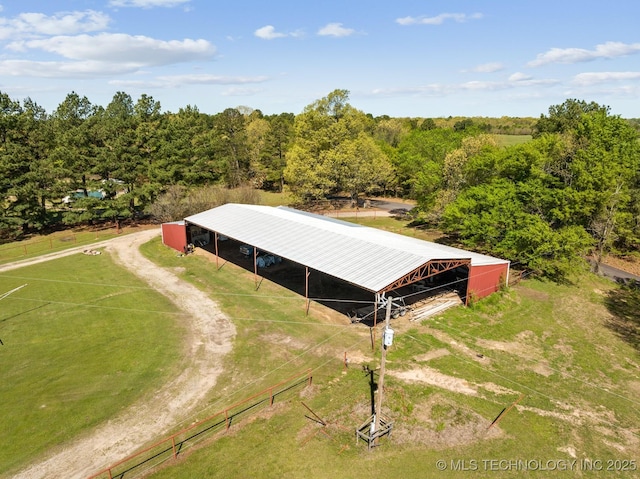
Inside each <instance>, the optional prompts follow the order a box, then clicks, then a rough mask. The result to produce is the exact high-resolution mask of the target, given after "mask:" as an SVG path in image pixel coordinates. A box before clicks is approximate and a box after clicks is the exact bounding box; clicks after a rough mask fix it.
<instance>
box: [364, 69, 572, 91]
mask: <svg viewBox="0 0 640 479" xmlns="http://www.w3.org/2000/svg"><path fill="white" fill-rule="evenodd" d="M514 77H515V78H514ZM558 83H560V82H559V81H557V80H553V79H547V80H533V79H531V78H529V77H527V78H524V77H521V76H519V74H515V75H512V77H511V78H509V80H508V81H499V82H498V81H493V82H492V81H469V82H466V83H457V84H456V83H450V84H449V83H430V84H427V85H419V86H414V87H405V88H386V89H385V88H378V89H375V90H373V91H372V95H374V96H407V95H420V96H421V95H428V96H446V95H454V94H457V93H461V92H466V91H472V92H482V91H503V90H512V89H516V88H524V87H548V86H553V85H557V84H558Z"/></svg>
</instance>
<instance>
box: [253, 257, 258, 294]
mask: <svg viewBox="0 0 640 479" xmlns="http://www.w3.org/2000/svg"><path fill="white" fill-rule="evenodd" d="M253 282H254V283H255V285H256V291H258V248H256V247H255V246H254V247H253Z"/></svg>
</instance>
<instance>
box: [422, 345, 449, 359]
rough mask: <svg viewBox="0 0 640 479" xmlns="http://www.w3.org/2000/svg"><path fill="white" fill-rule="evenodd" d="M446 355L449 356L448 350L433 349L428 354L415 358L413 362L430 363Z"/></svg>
mask: <svg viewBox="0 0 640 479" xmlns="http://www.w3.org/2000/svg"><path fill="white" fill-rule="evenodd" d="M448 354H451V353H450V352H449V350H448V349H444V348H441V349H435V350H433V351H429V352H428V353H425V354H421V355H419V356H416V357H415V360H416V361H418V362H426V361H431V360H432V359H437V358H441V357H442V356H447V355H448Z"/></svg>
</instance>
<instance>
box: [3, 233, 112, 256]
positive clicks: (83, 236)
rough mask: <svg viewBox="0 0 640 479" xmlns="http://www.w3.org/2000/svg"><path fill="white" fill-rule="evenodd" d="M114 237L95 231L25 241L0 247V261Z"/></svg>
mask: <svg viewBox="0 0 640 479" xmlns="http://www.w3.org/2000/svg"><path fill="white" fill-rule="evenodd" d="M115 236H117V233H114V232H112V231H109V232H101V233H99V232H97V231H96V232H95V233H69V234H67V235H64V236H58V237H49V238H47V239H45V240H42V241H25V242H22V243H19V244H16V245H12V246H4V245H0V261H7V260H11V259H18V258H24V257H25V256H29V255H36V254H43V253H44V252H52V251H56V250H63V249H67V248H69V247H71V246H79V245H84V244H86V245H90V244H91V243H94V242H95V241H98V240H99V239H101V238H106V239H108V238H112V237H115Z"/></svg>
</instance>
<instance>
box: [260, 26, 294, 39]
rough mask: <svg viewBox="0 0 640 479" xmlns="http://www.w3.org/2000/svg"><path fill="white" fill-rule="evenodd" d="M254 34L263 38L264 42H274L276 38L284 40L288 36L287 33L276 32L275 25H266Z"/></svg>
mask: <svg viewBox="0 0 640 479" xmlns="http://www.w3.org/2000/svg"><path fill="white" fill-rule="evenodd" d="M253 34H254V35H255V36H256V37H258V38H262V39H263V40H273V39H274V38H282V37H286V36H287V34H286V33H279V32H276V29H275V27H274V26H273V25H265V26H264V27H262V28H258V29H257V30H256V31H255V32H253Z"/></svg>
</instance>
